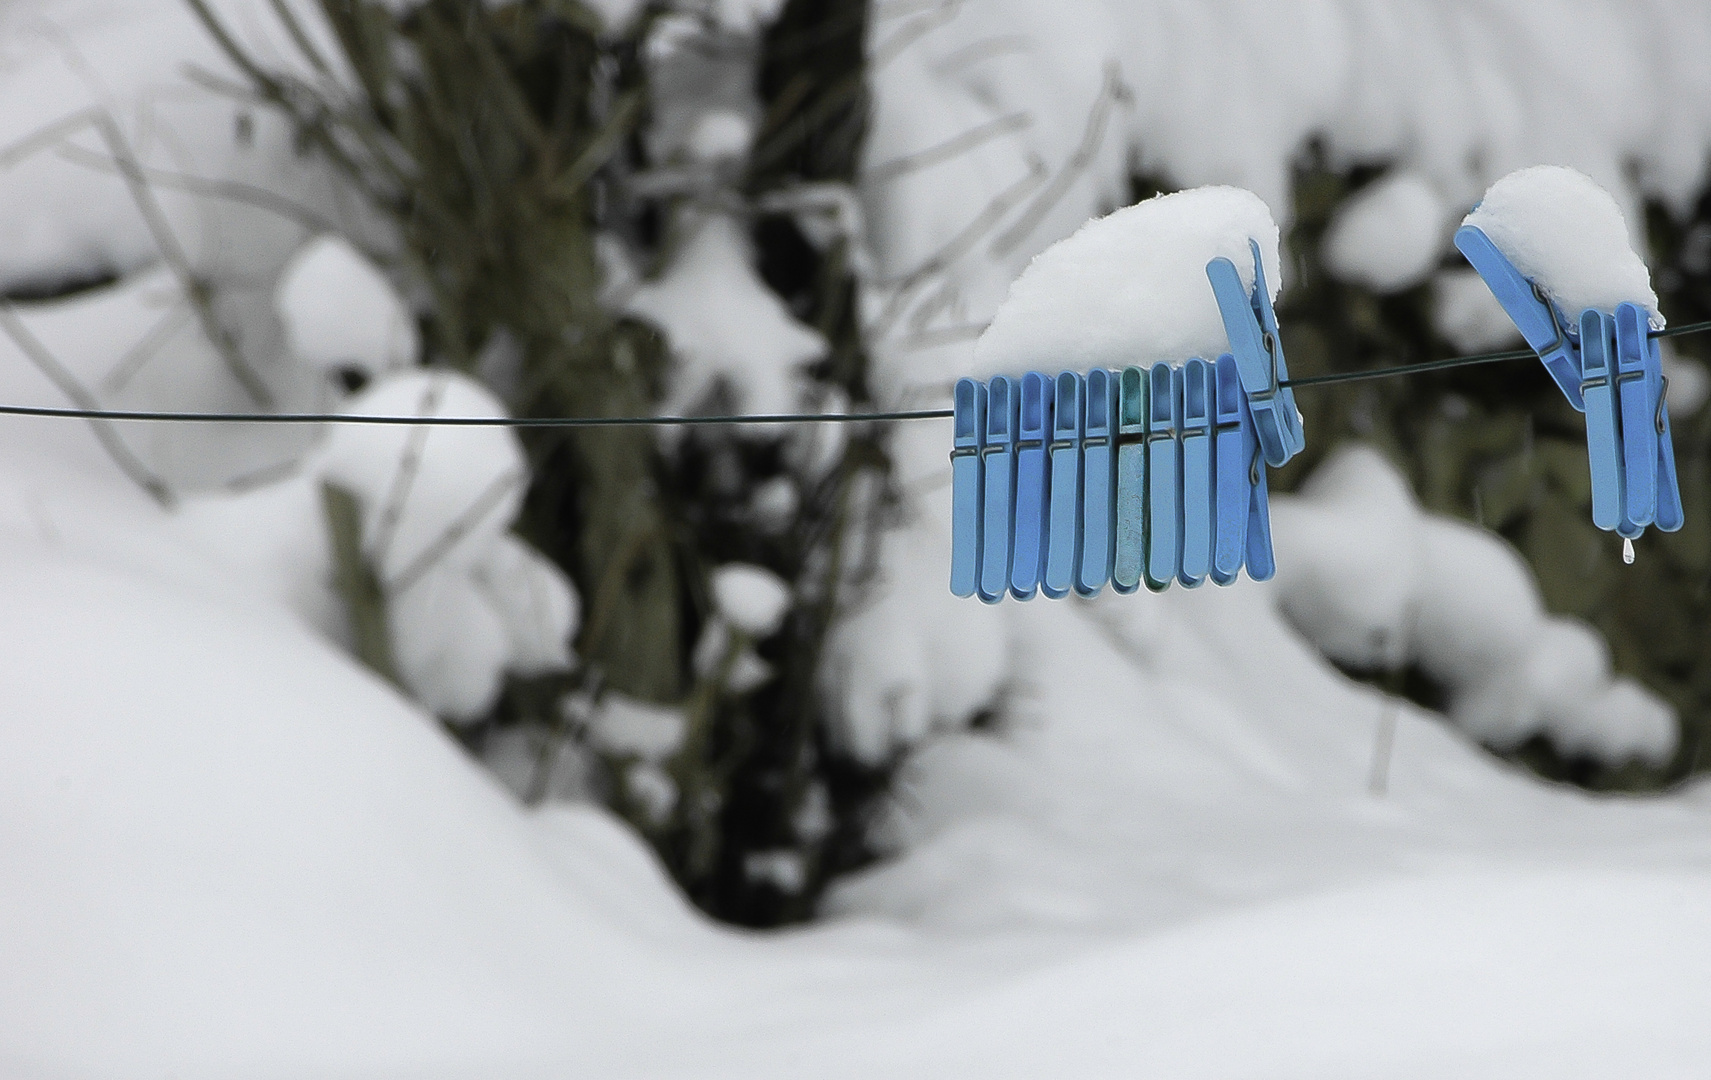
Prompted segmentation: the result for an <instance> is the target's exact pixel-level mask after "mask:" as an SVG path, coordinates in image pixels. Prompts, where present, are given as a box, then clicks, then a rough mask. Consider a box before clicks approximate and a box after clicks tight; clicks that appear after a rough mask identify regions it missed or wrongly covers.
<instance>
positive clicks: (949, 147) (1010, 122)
mask: <svg viewBox="0 0 1711 1080" xmlns="http://www.w3.org/2000/svg"><path fill="white" fill-rule="evenodd" d="M1033 124H1034V118H1033V116H1032V115H1031V114H1029V113H1027V112H1013V113H1009V114H1007V115H1005V116H998V117H994V118H993V119H991V120H988V121H986V122H985V123H982V124H976V125H975V126H973V127H971V128H969V129H968V130H967V131H965V132H963V133H962V134H960V135H953V136H952V137H950V138H949V139H946V140H945V141H944V142H941V143H938V144H936V145H933V146H929V147H927V148H926V149H924V150H916V151H915V152H914V153H911V154H904V155H903V156H901V157H895V158H892V159H891V160H890V161H885V162H881V163H880V164H878V165H875V166H874V167H873V168H871V169H869V170H867V175H866V176H865V177H863V179H865V180H867V181H868V182H869V183H874V184H883V183H885V182H886V181H888V180H894V179H896V178H897V177H899V176H903V175H905V174H907V173H911V172H915V171H917V170H920V169H930V168H932V167H933V166H934V165H939V164H943V163H944V162H946V161H950V160H951V159H953V158H956V157H958V156H960V155H962V154H965V153H967V152H969V151H970V150H973V149H974V148H975V147H977V146H979V145H980V144H982V143H984V142H987V141H989V140H991V139H996V138H998V137H999V136H1001V135H1008V134H1010V133H1011V132H1014V131H1025V130H1027V129H1028V128H1030V127H1032V126H1033Z"/></svg>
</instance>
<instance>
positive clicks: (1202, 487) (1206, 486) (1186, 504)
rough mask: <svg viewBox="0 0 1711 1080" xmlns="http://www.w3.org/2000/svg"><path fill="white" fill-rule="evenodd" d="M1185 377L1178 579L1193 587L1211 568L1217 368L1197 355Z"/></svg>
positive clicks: (1183, 372)
mask: <svg viewBox="0 0 1711 1080" xmlns="http://www.w3.org/2000/svg"><path fill="white" fill-rule="evenodd" d="M1180 370H1181V376H1180V377H1181V379H1182V427H1181V442H1182V451H1181V453H1182V564H1181V566H1179V567H1178V568H1177V574H1176V580H1178V581H1180V582H1182V584H1183V585H1184V586H1186V587H1187V588H1190V589H1192V588H1194V587H1196V586H1197V585H1199V584H1201V583H1202V582H1204V581H1205V580H1206V576H1207V575H1208V574H1210V573H1211V572H1212V509H1213V499H1214V491H1213V481H1214V476H1213V472H1212V451H1213V445H1212V408H1213V395H1214V394H1215V393H1216V387H1214V385H1213V374H1214V369H1213V367H1212V365H1211V364H1208V363H1207V362H1206V361H1204V360H1202V359H1200V358H1199V357H1194V358H1193V359H1190V360H1188V361H1185V362H1184V363H1183V365H1182V367H1181V369H1180Z"/></svg>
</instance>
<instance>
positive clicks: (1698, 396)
mask: <svg viewBox="0 0 1711 1080" xmlns="http://www.w3.org/2000/svg"><path fill="white" fill-rule="evenodd" d="M1660 344H1662V346H1663V348H1662V349H1661V350H1660V351H1661V352H1662V354H1663V374H1664V378H1666V379H1668V380H1669V388H1668V391H1667V393H1668V398H1669V414H1670V415H1671V416H1681V417H1686V416H1692V415H1693V414H1694V413H1696V412H1698V411H1699V407H1700V406H1701V405H1703V404H1705V399H1706V397H1707V396H1711V371H1706V370H1705V365H1704V364H1702V363H1700V362H1699V361H1697V360H1689V359H1687V358H1685V357H1683V356H1682V355H1681V354H1680V353H1677V352H1676V351H1675V349H1674V348H1672V347H1671V346H1670V343H1669V342H1668V341H1664V342H1661V343H1660Z"/></svg>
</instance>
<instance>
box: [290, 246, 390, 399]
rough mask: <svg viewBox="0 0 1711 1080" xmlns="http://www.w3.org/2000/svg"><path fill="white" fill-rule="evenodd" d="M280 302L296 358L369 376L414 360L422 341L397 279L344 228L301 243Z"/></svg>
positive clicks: (319, 365) (329, 370)
mask: <svg viewBox="0 0 1711 1080" xmlns="http://www.w3.org/2000/svg"><path fill="white" fill-rule="evenodd" d="M273 302H274V308H275V310H276V311H277V312H278V314H279V320H280V322H281V323H282V324H283V325H284V328H285V342H286V347H287V349H288V350H289V351H290V354H291V356H292V358H293V359H295V360H297V361H298V362H299V363H304V364H309V365H311V366H313V367H315V368H318V369H320V370H322V371H326V372H333V371H336V370H338V369H341V368H354V369H355V370H357V371H359V372H361V373H363V374H364V375H366V376H368V377H369V378H373V377H374V376H376V375H378V374H380V373H381V372H383V371H390V370H392V369H394V368H401V367H408V366H411V365H413V364H414V363H415V362H416V354H417V350H418V349H419V348H420V342H419V340H418V337H419V335H418V333H417V330H416V322H415V320H414V319H413V318H412V317H411V314H410V311H409V309H408V308H406V307H405V306H404V302H403V301H402V300H400V299H399V298H398V294H397V292H396V291H394V290H393V288H392V283H391V282H389V281H387V280H386V276H385V275H384V274H382V273H381V272H380V271H379V270H378V269H377V268H376V267H375V266H374V264H373V263H371V262H369V261H368V259H367V258H366V257H364V256H363V255H362V253H361V252H359V251H357V250H356V248H355V247H353V246H351V243H350V241H348V240H346V239H344V238H343V237H339V236H332V235H324V236H318V237H316V238H315V239H313V240H311V241H309V243H307V244H305V245H303V247H302V248H300V249H299V250H298V251H297V253H296V254H294V255H292V256H291V260H290V261H289V262H287V263H286V264H285V269H284V270H283V271H281V273H280V276H279V284H278V285H277V286H276V287H275V290H274V301H273Z"/></svg>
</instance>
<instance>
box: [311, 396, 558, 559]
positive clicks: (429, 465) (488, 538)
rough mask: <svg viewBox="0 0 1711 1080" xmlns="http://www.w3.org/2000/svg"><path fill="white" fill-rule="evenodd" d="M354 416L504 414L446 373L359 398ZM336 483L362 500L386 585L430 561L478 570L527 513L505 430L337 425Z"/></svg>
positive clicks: (331, 467) (323, 466) (332, 453)
mask: <svg viewBox="0 0 1711 1080" xmlns="http://www.w3.org/2000/svg"><path fill="white" fill-rule="evenodd" d="M345 411H346V412H348V413H350V414H352V415H357V416H421V417H435V416H473V417H482V416H504V415H505V409H504V406H503V405H501V404H500V402H499V400H498V399H497V398H495V397H494V396H493V395H492V394H491V393H489V392H488V391H487V390H486V389H484V388H483V387H481V386H480V385H479V384H477V383H475V382H474V381H472V380H470V379H468V378H465V377H464V376H461V375H456V374H452V373H449V372H435V373H432V374H430V373H426V372H401V373H396V374H393V375H389V376H386V377H385V378H382V379H379V380H377V381H376V382H375V383H374V384H373V385H371V386H370V387H368V388H367V389H365V390H363V391H362V392H361V393H359V394H356V395H355V396H353V397H352V398H351V399H350V400H349V401H348V402H347V403H346V405H345ZM319 466H320V470H321V472H322V474H323V475H324V476H325V477H326V478H327V479H328V480H330V481H332V482H334V483H336V484H338V485H340V486H342V487H344V488H346V489H348V490H350V491H351V492H352V493H353V494H355V495H356V496H357V499H358V500H359V502H360V503H361V505H362V511H363V537H364V541H365V543H366V544H367V545H368V555H369V558H370V559H372V560H373V561H374V564H375V567H376V569H377V570H378V571H379V573H380V575H381V577H382V579H383V580H385V581H396V580H398V579H400V578H402V577H404V576H405V575H407V574H409V573H415V572H420V570H422V569H425V568H426V566H425V561H426V562H444V563H447V564H451V565H461V566H465V567H467V566H471V565H473V564H474V563H475V562H476V561H477V560H478V558H479V556H480V555H482V554H484V553H485V552H486V551H487V550H488V549H489V547H490V546H491V545H492V544H493V543H494V541H495V538H496V537H498V536H499V535H500V534H501V533H503V532H504V531H505V529H506V527H507V526H509V525H510V523H511V521H512V520H513V519H514V518H515V517H516V515H517V509H518V507H519V506H521V505H522V498H523V489H524V487H525V486H526V483H527V473H526V470H525V466H524V461H523V450H522V447H521V446H520V445H519V444H518V442H517V437H516V435H514V434H513V433H512V432H510V431H509V430H507V429H505V428H499V427H432V426H426V425H424V426H422V427H409V426H402V425H378V424H339V425H334V426H333V429H332V431H331V432H329V434H328V436H327V442H326V445H325V447H324V448H323V449H322V450H321V452H320V457H319Z"/></svg>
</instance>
